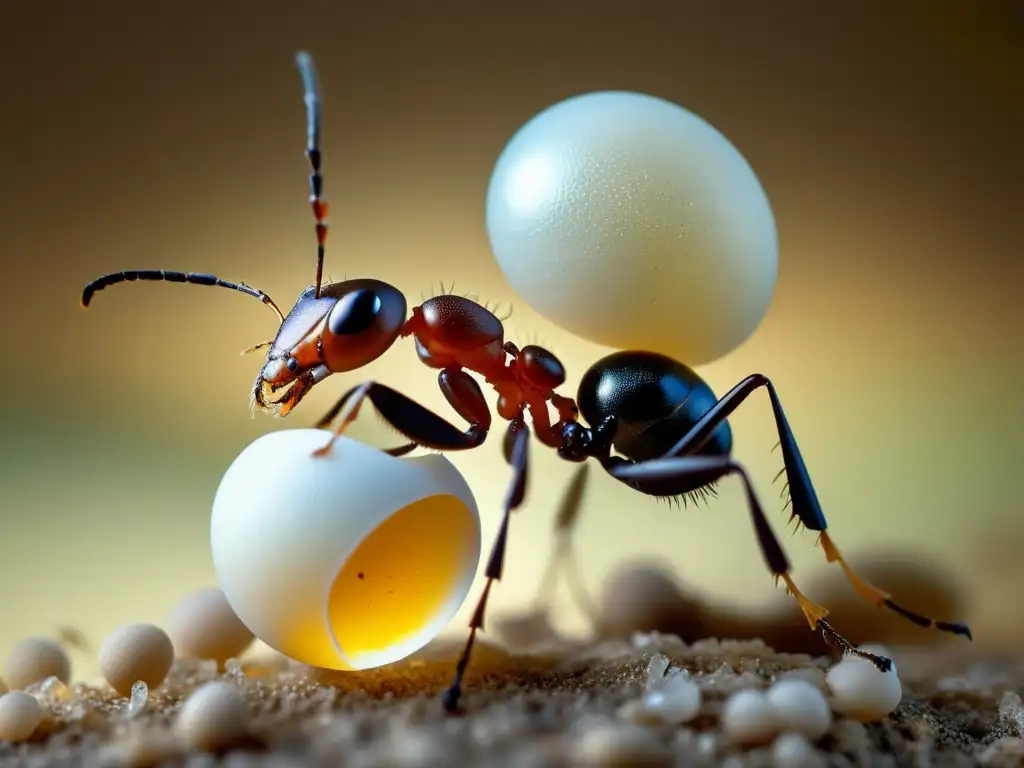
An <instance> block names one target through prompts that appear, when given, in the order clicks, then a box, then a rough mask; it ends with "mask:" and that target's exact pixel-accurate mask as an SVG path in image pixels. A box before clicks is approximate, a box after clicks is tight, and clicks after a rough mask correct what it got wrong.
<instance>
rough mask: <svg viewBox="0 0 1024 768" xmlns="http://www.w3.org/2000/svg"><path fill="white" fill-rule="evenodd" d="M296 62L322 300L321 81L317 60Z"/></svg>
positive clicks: (300, 57)
mask: <svg viewBox="0 0 1024 768" xmlns="http://www.w3.org/2000/svg"><path fill="white" fill-rule="evenodd" d="M295 63H296V64H297V65H298V67H299V75H300V76H301V77H302V88H303V90H304V91H305V97H304V101H305V102H306V159H308V160H309V168H310V176H309V203H310V205H311V206H312V207H313V216H314V217H315V218H316V291H315V293H314V297H315V298H318V299H319V298H320V284H321V282H322V281H323V276H324V243H326V242H327V222H326V221H325V220H324V219H325V218H326V216H327V208H328V206H327V203H325V202H324V200H323V197H322V196H323V191H324V179H323V176H321V175H320V113H321V111H322V100H321V98H320V79H319V78H318V77H317V74H316V66H315V65H314V64H313V57H312V56H310V55H309V54H308V53H306V52H305V51H300V52H299V53H297V54H295Z"/></svg>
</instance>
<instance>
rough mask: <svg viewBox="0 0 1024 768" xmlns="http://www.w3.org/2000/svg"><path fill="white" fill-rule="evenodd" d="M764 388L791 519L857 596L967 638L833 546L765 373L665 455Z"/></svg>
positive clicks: (700, 438) (687, 447)
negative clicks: (900, 599) (897, 599)
mask: <svg viewBox="0 0 1024 768" xmlns="http://www.w3.org/2000/svg"><path fill="white" fill-rule="evenodd" d="M760 387H764V388H765V389H766V390H768V397H769V398H770V400H771V404H772V411H773V412H774V413H775V426H776V429H777V430H778V435H779V445H780V446H781V448H782V459H783V462H784V464H785V472H786V482H787V483H788V485H789V496H790V503H791V504H792V507H793V513H792V515H791V519H792V518H794V517H795V518H797V519H799V521H800V523H801V524H802V525H803V526H804V527H805V528H807V529H809V530H812V531H816V532H817V533H819V534H820V537H819V543H820V544H821V548H822V549H823V550H824V552H825V558H826V559H827V560H828V561H829V562H830V563H831V562H836V563H838V564H839V566H840V567H841V568H842V569H843V572H844V573H845V574H846V578H847V580H848V581H849V582H850V584H851V585H852V586H853V588H854V589H855V590H856V591H857V594H859V595H860V596H861V597H862V598H864V599H865V600H868V601H869V602H871V603H874V604H875V605H877V606H878V607H880V608H881V607H885V608H888V609H889V610H891V611H893V612H895V613H898V614H899V615H900V616H902V617H903V618H905V619H908V620H910V621H912V622H914V623H915V624H917V625H918V626H921V627H926V628H929V627H934V628H936V629H939V630H942V631H943V632H952V633H953V634H957V635H963V636H964V637H966V638H968V639H970V638H971V630H970V628H969V627H968V626H967V625H966V624H961V623H959V622H951V621H937V620H936V619H932V618H929V617H927V616H921V615H920V614H918V613H914V612H913V611H909V610H907V609H906V608H903V607H902V606H900V605H897V604H896V603H894V602H893V601H892V600H891V599H890V596H889V595H888V594H887V593H886V592H883V591H882V590H880V589H878V588H877V587H875V586H874V585H872V584H870V583H868V582H867V581H866V580H865V579H863V578H862V577H861V576H859V575H858V574H857V573H856V572H855V571H854V570H853V569H852V568H851V567H850V566H849V565H848V564H847V562H846V561H845V560H844V559H843V557H842V555H841V554H840V553H839V550H838V549H837V548H836V546H835V544H834V543H833V542H832V539H831V537H829V535H828V533H827V532H826V530H825V529H826V528H827V527H828V522H827V521H826V520H825V513H824V512H823V511H822V509H821V504H820V502H819V501H818V495H817V493H815V490H814V486H813V485H812V484H811V478H810V475H809V474H808V472H807V467H806V465H805V464H804V459H803V456H802V455H801V454H800V448H799V446H798V445H797V442H796V437H794V435H793V430H792V429H790V426H789V421H788V420H787V419H786V414H785V412H784V411H783V410H782V402H781V401H780V400H779V396H778V394H777V393H776V392H775V386H774V385H773V384H772V383H771V381H769V379H768V378H767V377H766V376H763V375H761V374H759V373H755V374H753V375H751V376H748V377H747V378H745V379H744V380H743V381H741V382H740V383H739V384H737V385H736V386H735V387H733V388H732V390H731V391H730V392H728V393H727V394H726V395H725V396H724V397H722V399H720V400H719V401H718V402H717V403H716V404H715V405H714V406H713V407H712V408H711V410H709V411H708V412H707V413H706V414H704V416H703V418H701V420H700V421H698V422H697V423H696V424H695V425H694V426H693V428H692V429H691V430H690V431H689V432H688V433H687V434H686V435H684V436H683V437H682V439H681V440H679V442H677V443H676V444H675V445H674V446H673V447H672V448H671V449H670V450H669V451H667V452H666V453H665V456H666V457H668V456H685V455H692V454H694V453H696V452H697V451H698V450H700V448H701V447H702V446H703V445H704V443H705V442H706V441H707V439H708V438H709V437H710V436H711V435H712V433H713V432H714V431H715V429H716V428H717V427H718V426H719V425H720V424H721V423H722V422H724V421H725V420H726V419H727V418H728V417H729V416H730V415H731V414H732V413H733V411H735V410H736V409H737V408H738V407H739V405H740V404H741V403H742V402H743V401H744V400H746V399H747V397H748V396H749V395H750V394H751V393H752V392H754V391H755V390H756V389H758V388H760Z"/></svg>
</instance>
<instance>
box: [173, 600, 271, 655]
mask: <svg viewBox="0 0 1024 768" xmlns="http://www.w3.org/2000/svg"><path fill="white" fill-rule="evenodd" d="M167 634H168V635H170V637H171V642H172V643H173V644H174V651H175V653H176V654H177V655H178V656H179V657H180V658H188V659H212V660H214V661H217V662H218V663H221V664H223V663H224V662H225V661H227V660H228V659H235V658H238V657H239V656H241V655H242V654H243V653H244V652H245V651H246V649H247V648H248V647H249V646H250V645H252V642H253V639H254V638H253V634H252V632H250V631H249V628H248V627H247V626H245V624H243V623H242V620H241V619H239V618H238V616H236V615H235V612H234V610H233V609H232V608H231V605H230V604H229V603H228V599H227V598H226V597H225V596H224V592H223V590H221V589H220V588H219V587H210V588H208V589H200V590H197V591H195V592H193V593H192V594H190V595H187V596H186V597H185V598H183V599H182V600H181V602H179V603H178V604H177V605H176V606H175V607H174V609H173V610H172V611H171V614H170V616H169V617H168V619H167Z"/></svg>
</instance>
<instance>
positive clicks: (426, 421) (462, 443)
mask: <svg viewBox="0 0 1024 768" xmlns="http://www.w3.org/2000/svg"><path fill="white" fill-rule="evenodd" d="M437 381H438V384H439V386H440V387H441V391H442V392H443V393H444V396H445V399H447V400H448V402H449V403H450V404H451V406H452V407H453V408H454V409H455V411H456V412H457V413H458V414H459V415H460V416H461V417H462V418H464V419H465V420H466V421H467V422H469V428H468V429H466V430H465V431H461V430H459V428H458V427H456V426H454V425H452V424H451V423H450V422H448V421H446V420H445V419H443V418H441V417H440V416H438V415H437V414H436V413H434V412H433V411H430V410H428V409H427V408H425V407H423V406H422V405H420V404H419V403H417V402H416V401H415V400H411V399H410V398H408V397H407V396H405V395H403V394H402V393H401V392H397V391H396V390H394V389H391V387H388V386H385V385H384V384H378V383H377V382H374V381H367V382H364V383H363V384H360V385H359V386H358V387H355V388H354V389H351V390H349V391H348V392H346V393H345V395H343V396H342V398H341V400H339V401H338V405H336V406H335V408H332V409H331V412H328V416H327V417H325V418H327V420H328V421H333V420H334V419H335V418H337V419H338V424H337V426H335V427H334V430H333V434H332V435H331V439H330V440H329V441H328V442H327V444H326V445H324V446H323V447H322V448H318V449H317V450H316V451H315V455H317V456H323V455H325V454H327V453H328V452H329V451H330V450H331V448H332V447H333V445H334V441H335V440H337V439H338V437H340V436H341V435H342V433H343V432H344V431H345V429H346V428H347V427H348V425H349V424H351V423H352V422H353V421H355V419H356V417H358V415H359V408H360V407H361V406H362V403H363V400H366V399H369V401H370V402H371V403H373V405H374V407H375V408H376V409H377V412H378V413H379V414H380V415H381V416H382V417H384V420H385V421H387V422H388V423H389V424H390V425H391V426H392V427H394V428H395V429H397V430H398V431H399V432H401V433H402V434H403V435H405V436H406V437H407V438H409V439H410V440H412V441H413V444H412V446H411V447H410V446H402V447H400V448H396V449H393V450H394V451H396V452H397V451H400V452H401V453H397V455H403V454H404V453H408V452H409V451H411V450H412V449H413V448H414V447H416V446H417V445H422V446H426V447H427V448H433V449H435V450H440V451H460V450H466V449H469V448H476V447H478V446H480V445H482V444H483V442H484V440H485V439H486V438H487V433H488V431H489V430H490V428H491V411H490V409H489V408H488V407H487V401H486V400H485V399H484V394H483V391H482V390H481V389H480V385H479V384H477V382H476V380H475V379H474V378H473V377H472V376H470V375H469V374H468V373H466V372H465V371H463V370H461V369H458V368H445V369H443V370H441V371H440V372H439V373H438V375H437ZM328 417H329V418H328ZM323 421H324V419H321V422H323Z"/></svg>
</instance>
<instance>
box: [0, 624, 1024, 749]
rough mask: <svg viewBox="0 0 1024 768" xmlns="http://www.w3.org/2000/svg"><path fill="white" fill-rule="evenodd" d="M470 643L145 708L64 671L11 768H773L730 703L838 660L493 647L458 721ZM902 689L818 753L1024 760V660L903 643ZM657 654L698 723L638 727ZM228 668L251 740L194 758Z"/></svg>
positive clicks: (696, 650) (663, 647)
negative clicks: (735, 728)
mask: <svg viewBox="0 0 1024 768" xmlns="http://www.w3.org/2000/svg"><path fill="white" fill-rule="evenodd" d="M455 652H456V649H455V647H454V646H452V645H451V644H445V645H443V646H440V645H439V646H434V647H431V648H428V649H427V650H426V651H425V652H423V653H421V654H418V655H417V656H416V657H414V658H412V659H410V660H407V661H405V662H402V663H399V664H396V665H393V666H389V667H386V668H382V669H379V670H375V671H371V672H365V673H346V674H337V673H327V672H324V671H322V670H315V669H310V668H308V667H302V666H299V665H296V664H294V663H292V662H288V661H286V660H284V659H280V658H273V659H269V660H253V661H251V662H247V663H245V664H237V663H229V665H228V667H227V668H226V669H225V670H222V671H218V670H216V669H215V668H213V667H211V666H209V665H206V664H204V663H197V662H184V661H180V662H178V663H177V664H176V666H175V668H174V669H173V670H172V673H171V676H170V677H169V679H168V680H167V681H166V683H165V684H164V685H163V686H161V688H160V689H158V690H156V691H154V692H152V693H151V694H150V696H149V699H148V702H147V705H146V707H145V708H144V709H143V710H142V711H141V712H140V713H137V714H136V715H135V716H134V717H132V716H130V715H129V707H128V700H126V699H123V698H118V697H116V696H115V695H114V694H113V693H111V692H109V691H104V690H100V689H96V688H89V687H86V686H82V685H77V686H71V687H70V688H65V687H63V686H62V685H60V684H59V683H53V682H51V683H50V684H49V686H46V685H44V686H39V687H37V688H36V689H35V690H34V692H35V693H37V695H38V696H39V697H40V698H41V699H42V700H43V701H44V702H45V703H46V706H47V709H48V710H49V712H50V717H49V719H48V720H47V722H46V723H44V727H42V728H41V729H40V731H39V732H38V734H37V736H36V738H35V739H34V740H33V741H32V742H30V743H25V744H19V745H10V744H3V745H0V761H2V763H0V764H2V765H25V766H83V767H87V766H119V765H126V766H127V765H134V766H142V765H161V764H166V765H188V766H207V765H216V764H224V765H231V766H236V767H238V768H244V766H249V765H252V766H286V767H287V766H301V765H312V766H321V765H322V766H377V765H380V766H396V767H397V766H408V767H410V768H411V767H412V766H432V765H439V766H440V765H447V766H453V765H479V766H517V767H518V766H522V767H523V768H527V767H531V768H532V767H536V768H543V767H544V766H559V765H593V766H614V765H621V766H672V765H695V766H700V765H728V766H729V767H730V768H739V767H740V766H744V765H750V766H760V765H764V766H771V765H773V762H772V756H771V755H772V753H771V748H770V746H764V747H760V748H755V749H739V748H737V747H735V746H732V745H730V744H729V742H728V741H727V740H726V738H725V737H724V736H723V734H722V733H721V731H720V728H719V723H718V717H717V715H718V712H719V710H720V708H721V704H722V702H723V700H724V698H725V697H726V696H727V695H728V694H729V693H730V692H732V691H734V690H737V689H738V688H743V687H764V686H766V685H768V684H769V683H770V682H771V681H772V680H774V679H776V678H778V677H779V676H785V675H800V676H803V677H806V678H807V679H809V680H811V681H812V682H816V683H817V684H819V685H824V672H825V670H827V668H828V666H829V665H830V664H831V663H832V662H833V659H831V658H828V657H812V656H807V655H787V654H779V653H776V652H775V651H773V650H771V649H770V648H768V647H767V646H765V645H764V644H763V643H762V642H760V641H756V640H755V641H717V640H709V641H701V642H696V643H693V644H689V645H687V644H684V643H683V642H682V641H681V640H680V639H679V638H678V637H675V636H671V635H660V634H657V633H653V634H645V635H640V634H638V635H635V636H634V637H633V638H631V639H627V640H607V641H603V642H601V643H597V644H587V645H585V646H582V645H570V644H564V645H560V646H559V647H553V648H549V649H548V650H536V651H534V652H532V653H530V654H527V655H518V656H513V655H510V654H508V653H506V652H505V651H503V650H501V649H499V648H497V647H495V646H489V645H482V646H480V652H479V654H478V655H477V665H476V668H475V671H474V672H473V673H472V674H470V675H469V679H468V688H467V693H466V696H465V697H464V700H463V704H464V707H465V711H464V712H463V713H462V714H460V715H457V716H448V715H445V714H444V712H443V710H442V708H441V705H440V702H439V700H438V693H439V692H440V691H441V690H442V689H443V688H444V686H445V684H446V683H447V681H448V679H449V675H450V673H451V669H452V662H453V660H454V656H455ZM893 658H894V660H895V661H896V664H897V668H898V670H899V674H900V678H901V680H902V681H903V684H904V689H905V693H904V698H903V702H902V704H901V705H900V707H899V708H898V709H897V710H896V711H895V712H894V713H893V714H892V715H891V716H890V717H888V718H887V719H886V720H884V721H883V722H881V723H877V724H871V725H867V726H865V725H861V724H859V723H856V722H853V721H847V720H837V721H836V722H835V723H834V724H833V726H832V728H831V730H830V732H829V733H828V734H827V735H826V736H825V737H824V738H823V739H821V740H820V741H819V742H818V743H817V745H816V747H817V749H818V751H819V754H820V757H821V759H822V762H821V764H822V765H825V764H830V765H836V766H889V765H911V766H929V765H935V766H943V765H952V766H959V765H965V766H966V765H989V766H1019V765H1022V764H1024V739H1022V738H1021V735H1022V727H1024V710H1022V709H1021V706H1020V698H1019V694H1020V693H1021V692H1022V691H1024V663H1012V662H1009V661H1006V660H997V659H982V658H978V657H976V656H972V655H969V654H966V653H965V651H964V650H963V647H962V646H957V647H956V649H955V650H952V651H951V650H948V649H947V650H945V651H933V652H930V653H922V652H916V653H905V654H900V653H897V652H894V653H893ZM652 660H653V663H654V666H655V667H656V668H657V666H658V662H659V660H660V662H661V664H662V665H664V663H665V661H666V660H667V661H668V663H669V664H671V665H672V666H682V667H685V668H686V669H687V670H689V671H690V673H691V674H692V675H693V676H694V679H695V680H696V681H697V682H698V683H699V684H700V686H701V688H702V689H703V693H704V696H703V705H702V710H701V714H700V715H698V717H697V718H696V719H695V720H693V721H691V722H690V723H688V724H686V725H685V726H678V725H677V726H673V725H657V724H654V725H646V724H639V725H638V724H635V723H632V722H629V719H628V717H627V715H626V712H627V711H628V709H629V708H628V707H625V708H624V706H623V705H627V704H628V703H629V702H630V701H633V700H635V699H637V697H638V696H639V695H640V694H641V693H642V691H643V688H644V685H645V682H646V680H647V678H648V675H649V673H650V668H651V665H652ZM214 678H221V679H226V680H230V681H232V682H234V683H235V684H237V685H238V686H240V687H241V689H242V690H243V691H244V692H245V696H246V698H247V700H248V702H249V705H250V710H251V713H252V723H251V734H252V735H251V737H249V738H247V739H245V740H244V741H243V742H236V743H235V744H233V745H232V746H230V747H229V748H227V749H225V750H223V751H221V753H220V754H218V755H213V754H195V753H193V754H189V753H188V752H187V751H186V750H184V749H183V748H182V747H181V746H180V745H179V744H178V743H177V742H176V740H175V738H174V737H173V723H174V716H175V713H176V710H177V708H178V707H179V706H180V704H181V702H182V700H183V699H184V698H185V697H187V695H188V694H189V693H190V691H192V690H194V689H195V688H196V686H197V685H199V684H201V683H203V682H206V681H209V680H212V679H214Z"/></svg>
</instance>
